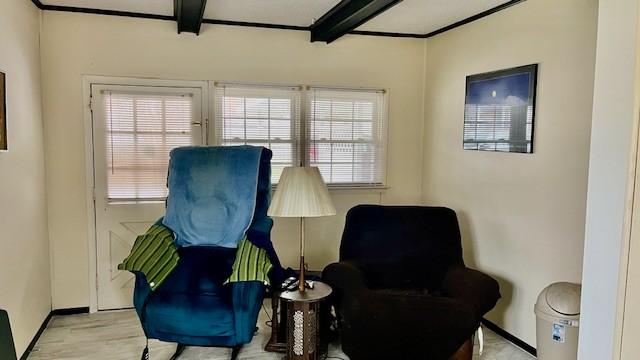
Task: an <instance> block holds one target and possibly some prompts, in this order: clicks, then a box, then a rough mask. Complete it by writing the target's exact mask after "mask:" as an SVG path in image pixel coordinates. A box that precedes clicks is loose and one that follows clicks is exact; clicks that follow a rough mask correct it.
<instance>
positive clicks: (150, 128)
mask: <svg viewBox="0 0 640 360" xmlns="http://www.w3.org/2000/svg"><path fill="white" fill-rule="evenodd" d="M103 99H104V109H105V119H106V130H107V131H106V137H107V138H106V145H107V146H106V148H107V149H106V150H107V151H106V156H107V159H106V160H107V161H106V162H107V188H108V198H109V199H110V200H134V199H135V200H141V199H143V200H154V199H163V198H165V197H166V196H167V187H166V180H167V168H168V163H169V152H170V151H171V150H172V149H173V148H175V147H179V146H188V145H194V144H197V141H194V139H195V137H194V133H193V131H192V129H193V126H194V124H193V123H194V109H193V108H194V105H193V96H192V94H170V95H169V94H157V95H156V94H135V93H118V92H111V91H109V92H104V93H103Z"/></svg>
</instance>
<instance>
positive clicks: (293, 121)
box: [215, 85, 301, 184]
mask: <svg viewBox="0 0 640 360" xmlns="http://www.w3.org/2000/svg"><path fill="white" fill-rule="evenodd" d="M215 137H216V144H218V145H223V146H233V145H254V146H264V147H266V148H269V149H271V151H272V152H273V159H272V160H271V181H272V183H273V184H276V183H278V180H279V179H280V175H281V174H282V170H283V169H284V168H285V167H287V166H292V165H299V164H300V163H301V159H300V147H301V145H300V89H299V88H296V87H266V86H242V85H219V86H217V87H216V89H215Z"/></svg>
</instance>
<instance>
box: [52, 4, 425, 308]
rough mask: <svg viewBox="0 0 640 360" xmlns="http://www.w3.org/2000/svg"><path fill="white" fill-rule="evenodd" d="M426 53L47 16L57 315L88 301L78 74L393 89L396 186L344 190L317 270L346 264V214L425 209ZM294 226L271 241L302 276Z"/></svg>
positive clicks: (397, 46)
mask: <svg viewBox="0 0 640 360" xmlns="http://www.w3.org/2000/svg"><path fill="white" fill-rule="evenodd" d="M424 46H425V43H424V41H423V40H420V39H395V38H380V37H366V36H347V37H345V38H342V39H340V40H339V41H337V42H335V43H333V44H331V45H326V44H321V43H310V42H309V33H308V32H297V31H282V30H267V29H254V28H241V27H229V26H212V25H204V26H203V31H202V33H201V35H200V36H199V37H196V36H193V35H189V34H183V35H178V34H176V28H175V23H174V22H168V21H156V20H142V19H129V18H121V17H108V16H97V15H84V14H71V13H60V12H44V13H43V23H42V64H43V66H42V68H43V82H44V86H43V93H44V109H45V112H44V113H45V124H46V127H45V128H46V129H45V133H46V151H47V171H48V177H47V188H48V190H49V191H48V209H49V218H50V226H49V235H50V239H51V253H52V261H53V264H52V268H53V290H54V294H53V306H54V308H66V307H75V306H87V304H88V303H89V299H88V297H89V289H88V277H89V273H88V272H89V270H88V260H87V239H86V238H87V226H88V221H89V219H88V218H87V211H86V205H85V204H86V198H85V184H86V179H85V164H84V156H85V154H84V139H83V134H84V129H83V117H82V116H83V113H82V111H83V109H82V97H81V96H82V94H81V76H82V75H85V74H91V75H109V76H131V77H156V78H169V79H186V80H227V81H246V82H265V83H290V84H310V85H314V84H317V85H338V86H365V87H381V88H387V89H389V90H390V124H391V125H390V131H389V159H388V160H389V185H390V189H388V190H387V191H384V192H380V191H370V190H358V191H346V190H345V191H335V192H333V198H334V201H335V204H336V207H337V210H338V215H337V216H335V217H333V218H325V219H321V220H312V221H309V222H308V225H309V226H308V240H309V241H308V246H307V260H308V262H309V263H310V267H311V268H312V269H322V267H323V266H324V265H325V264H327V263H329V262H331V261H334V260H336V259H337V256H338V255H337V254H338V247H339V241H340V235H341V233H342V228H343V221H344V215H345V212H346V211H347V210H348V209H349V208H350V207H351V206H353V205H355V204H358V203H379V202H383V203H387V204H390V203H403V204H417V203H419V202H420V192H421V186H420V178H421V171H420V169H421V158H422V155H421V151H420V149H421V144H422V125H423V81H424V73H423V71H424V66H423V60H424V56H423V55H424ZM297 229H298V228H297V224H296V222H295V221H286V220H285V221H282V220H281V219H278V220H276V227H275V230H274V232H273V239H274V243H275V245H276V248H277V250H278V252H279V255H280V256H281V258H282V260H283V261H284V263H285V265H288V266H292V267H297V255H298V254H297V249H298V247H297V245H296V244H297V241H298V240H297Z"/></svg>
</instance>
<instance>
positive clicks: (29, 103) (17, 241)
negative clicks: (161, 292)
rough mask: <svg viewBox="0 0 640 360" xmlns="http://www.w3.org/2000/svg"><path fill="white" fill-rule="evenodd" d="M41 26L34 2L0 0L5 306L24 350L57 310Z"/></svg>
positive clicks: (1, 284) (0, 283) (0, 286)
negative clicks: (4, 139) (48, 203)
mask: <svg viewBox="0 0 640 360" xmlns="http://www.w3.org/2000/svg"><path fill="white" fill-rule="evenodd" d="M39 29H40V15H39V11H38V9H37V8H36V7H35V6H34V5H33V4H32V3H31V2H30V1H24V0H2V1H0V70H2V71H3V72H5V73H6V80H7V111H8V114H7V117H8V119H7V122H8V128H9V139H8V143H9V152H6V153H0V264H1V265H2V269H1V271H0V308H2V309H5V310H7V311H8V312H9V318H10V319H11V327H12V330H13V336H14V340H15V343H16V350H17V352H18V355H21V354H22V353H23V352H24V350H25V349H26V347H27V345H28V344H29V342H30V341H31V339H32V338H33V336H34V335H35V333H36V331H37V330H38V328H39V327H40V325H42V322H43V320H44V319H45V318H46V316H47V315H48V314H49V311H51V282H50V274H49V245H48V239H47V213H46V205H45V199H46V195H45V168H44V151H43V142H44V140H43V134H42V116H41V111H42V109H41V98H40V52H39V46H38V42H39Z"/></svg>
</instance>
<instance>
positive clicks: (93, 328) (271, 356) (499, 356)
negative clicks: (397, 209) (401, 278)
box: [29, 307, 534, 360]
mask: <svg viewBox="0 0 640 360" xmlns="http://www.w3.org/2000/svg"><path fill="white" fill-rule="evenodd" d="M266 308H267V309H269V307H266ZM266 320H267V316H266V313H265V312H264V311H262V312H261V313H260V318H259V320H258V326H259V328H260V330H259V331H258V333H257V334H256V336H255V337H254V339H253V341H252V342H251V344H248V345H245V346H244V347H243V348H242V350H241V352H240V356H239V359H240V360H282V359H283V358H284V356H283V355H282V354H275V353H269V352H265V351H264V350H263V348H264V345H265V344H266V342H267V339H268V337H269V335H270V328H269V327H268V326H267V325H265V322H266ZM484 333H485V348H484V353H483V354H482V355H479V354H478V344H476V346H475V348H474V356H473V358H474V360H475V359H478V360H479V359H483V360H485V359H486V360H530V359H534V358H533V357H532V356H531V355H529V354H528V353H526V352H524V351H522V350H520V349H519V348H517V347H515V346H513V345H512V344H510V343H508V342H507V341H505V340H504V339H502V338H501V337H499V336H498V335H496V334H495V333H493V332H491V331H489V330H487V329H485V331H484ZM144 343H145V340H144V335H143V333H142V328H141V327H140V323H139V321H138V317H137V316H136V313H135V311H133V310H123V311H107V312H99V313H96V314H82V315H69V316H55V317H53V318H52V319H51V322H50V323H49V325H48V326H47V329H46V330H45V331H44V333H43V334H42V336H41V337H40V339H39V340H38V343H37V344H36V346H35V347H34V349H33V351H32V352H31V354H30V356H29V359H30V360H44V359H46V360H54V359H55V360H66V359H69V360H70V359H73V360H81V359H87V360H88V359H91V360H138V359H140V354H141V351H142V348H143V347H144ZM149 347H150V353H151V360H167V359H169V358H170V357H171V355H172V354H173V352H174V350H175V344H170V343H163V342H159V341H151V342H150V346H149ZM230 355H231V350H230V349H224V348H201V347H189V348H187V349H186V350H185V352H184V353H183V354H182V356H180V360H196V359H198V360H200V359H202V360H204V359H207V360H227V359H229V358H230ZM328 359H344V360H348V357H347V356H346V355H344V353H342V351H340V347H339V345H338V344H332V345H331V347H330V349H329V357H328Z"/></svg>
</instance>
